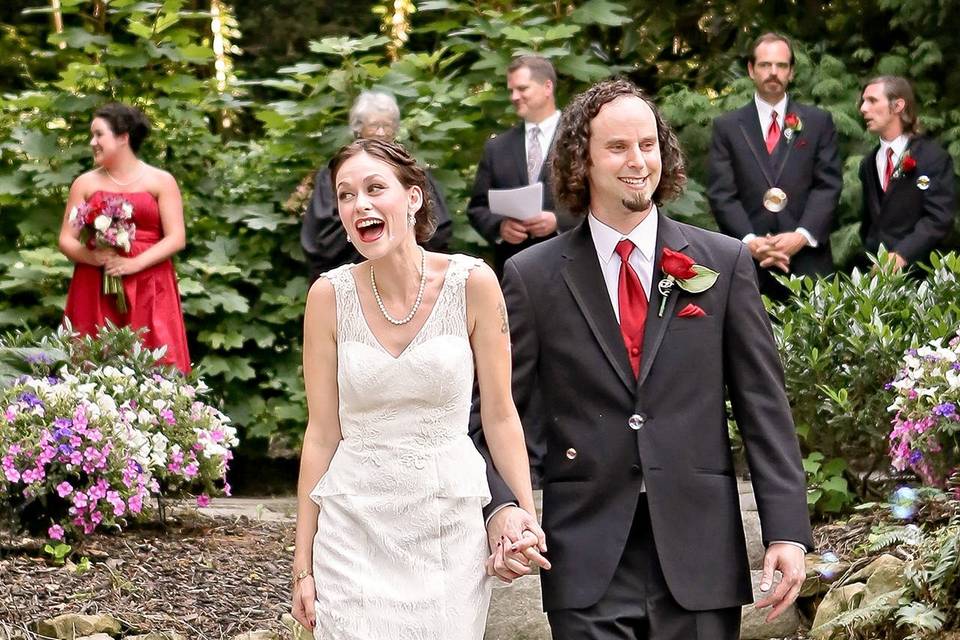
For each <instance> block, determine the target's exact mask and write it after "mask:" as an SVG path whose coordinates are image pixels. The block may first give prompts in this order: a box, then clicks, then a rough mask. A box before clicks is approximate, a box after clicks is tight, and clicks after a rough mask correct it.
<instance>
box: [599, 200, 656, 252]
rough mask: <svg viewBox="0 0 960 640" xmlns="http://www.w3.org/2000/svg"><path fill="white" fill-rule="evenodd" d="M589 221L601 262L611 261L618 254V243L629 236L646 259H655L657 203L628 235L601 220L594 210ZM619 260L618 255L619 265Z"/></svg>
mask: <svg viewBox="0 0 960 640" xmlns="http://www.w3.org/2000/svg"><path fill="white" fill-rule="evenodd" d="M587 221H588V222H589V224H590V235H591V236H592V237H593V244H594V246H595V247H596V248H597V256H599V258H600V263H601V264H604V265H605V264H607V263H609V262H610V260H612V259H613V258H614V256H616V249H617V243H619V242H620V241H621V240H623V239H624V238H629V239H630V241H632V242H633V244H634V245H636V247H637V249H639V250H640V253H641V255H642V256H643V259H644V260H646V261H649V262H652V261H653V258H654V255H653V254H654V251H656V250H657V205H652V206H651V207H650V213H648V214H647V216H646V217H645V218H644V219H643V220H642V221H641V222H640V224H638V225H637V226H635V227H634V228H633V229H632V230H631V231H630V233H628V234H627V235H626V236H624V235H623V234H622V233H620V232H619V231H617V230H616V229H614V228H612V227H608V226H607V225H606V224H604V223H602V222H600V220H598V219H597V218H596V217H595V216H594V215H593V213H592V212H591V213H590V215H589V216H588V217H587ZM619 260H620V258H619V256H617V261H618V262H617V265H618V267H619V264H620V263H619Z"/></svg>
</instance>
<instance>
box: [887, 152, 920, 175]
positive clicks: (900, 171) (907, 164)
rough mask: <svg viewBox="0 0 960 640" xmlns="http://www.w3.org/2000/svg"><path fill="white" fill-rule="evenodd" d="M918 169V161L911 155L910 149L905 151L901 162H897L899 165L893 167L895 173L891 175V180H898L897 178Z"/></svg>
mask: <svg viewBox="0 0 960 640" xmlns="http://www.w3.org/2000/svg"><path fill="white" fill-rule="evenodd" d="M916 170H917V161H916V160H914V159H913V156H912V155H910V150H909V149H908V150H906V151H904V152H903V155H902V156H900V162H898V163H897V166H896V167H894V169H893V175H892V176H890V179H891V180H896V179H897V178H902V177H903V176H905V175H907V174H908V173H913V172H914V171H916Z"/></svg>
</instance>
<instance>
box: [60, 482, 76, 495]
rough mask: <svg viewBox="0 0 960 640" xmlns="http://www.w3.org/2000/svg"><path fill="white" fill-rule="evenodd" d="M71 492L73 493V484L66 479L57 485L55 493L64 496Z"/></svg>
mask: <svg viewBox="0 0 960 640" xmlns="http://www.w3.org/2000/svg"><path fill="white" fill-rule="evenodd" d="M71 493H73V485H71V484H70V483H69V482H67V481H66V480H64V481H63V482H61V483H60V484H58V485H57V495H59V496H60V497H61V498H66V497H67V496H68V495H70V494H71Z"/></svg>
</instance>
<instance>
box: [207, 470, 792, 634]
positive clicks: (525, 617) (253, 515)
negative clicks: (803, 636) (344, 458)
mask: <svg viewBox="0 0 960 640" xmlns="http://www.w3.org/2000/svg"><path fill="white" fill-rule="evenodd" d="M535 498H536V501H537V508H538V510H539V508H540V505H541V492H540V491H536V492H535ZM740 505H741V509H742V513H743V520H744V532H745V534H746V537H747V549H748V554H749V558H750V568H751V575H752V578H753V584H754V596H755V598H759V595H760V592H759V591H758V589H759V587H758V584H759V581H760V574H761V569H762V565H763V545H762V543H761V538H760V518H759V516H758V515H757V504H756V500H755V499H754V496H753V489H752V487H751V486H750V483H749V482H741V483H740ZM200 512H201V513H203V514H206V515H209V516H214V517H220V518H239V517H241V516H246V517H248V518H250V519H251V520H253V521H261V522H281V523H282V522H286V523H289V524H290V525H291V526H293V525H294V523H295V521H296V512H297V501H296V498H292V497H285V498H215V499H213V500H211V501H210V505H209V506H207V507H204V508H202V509H200ZM498 585H499V583H498ZM765 616H766V612H761V611H756V610H755V609H754V608H753V606H747V607H744V610H743V620H742V629H741V634H740V638H741V640H770V639H773V638H785V637H791V636H792V635H793V634H795V633H796V631H797V628H798V626H799V615H798V613H797V610H796V607H791V609H790V610H789V611H787V612H786V613H785V614H784V615H782V616H780V618H778V619H777V620H776V621H775V622H774V623H772V624H768V623H766V622H765V621H764V617H765ZM549 639H550V627H549V625H548V624H547V617H546V615H545V614H544V613H543V611H542V610H541V601H540V580H539V578H538V577H537V576H536V575H531V576H526V577H524V578H522V579H520V580H517V581H515V582H514V583H513V585H511V586H510V587H506V586H502V587H501V586H497V587H495V588H494V591H493V598H492V600H491V603H490V615H489V618H488V623H487V633H486V640H549Z"/></svg>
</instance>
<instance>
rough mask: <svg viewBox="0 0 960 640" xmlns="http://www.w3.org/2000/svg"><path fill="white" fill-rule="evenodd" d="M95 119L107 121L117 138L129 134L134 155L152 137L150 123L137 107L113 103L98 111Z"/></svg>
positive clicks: (94, 115) (95, 113)
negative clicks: (149, 136) (144, 141)
mask: <svg viewBox="0 0 960 640" xmlns="http://www.w3.org/2000/svg"><path fill="white" fill-rule="evenodd" d="M93 117H94V118H102V119H103V120H106V122H107V124H108V125H110V131H112V132H113V135H115V136H119V135H123V134H124V133H126V134H129V136H130V148H131V149H132V150H133V152H134V153H137V152H138V151H139V150H140V145H141V144H143V140H144V139H145V138H146V137H147V136H148V135H150V121H149V120H147V116H145V115H143V112H142V111H140V109H137V108H136V107H131V106H128V105H125V104H120V103H119V102H111V103H109V104H105V105H103V106H102V107H100V108H99V109H97V110H96V111H95V112H94V114H93Z"/></svg>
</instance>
